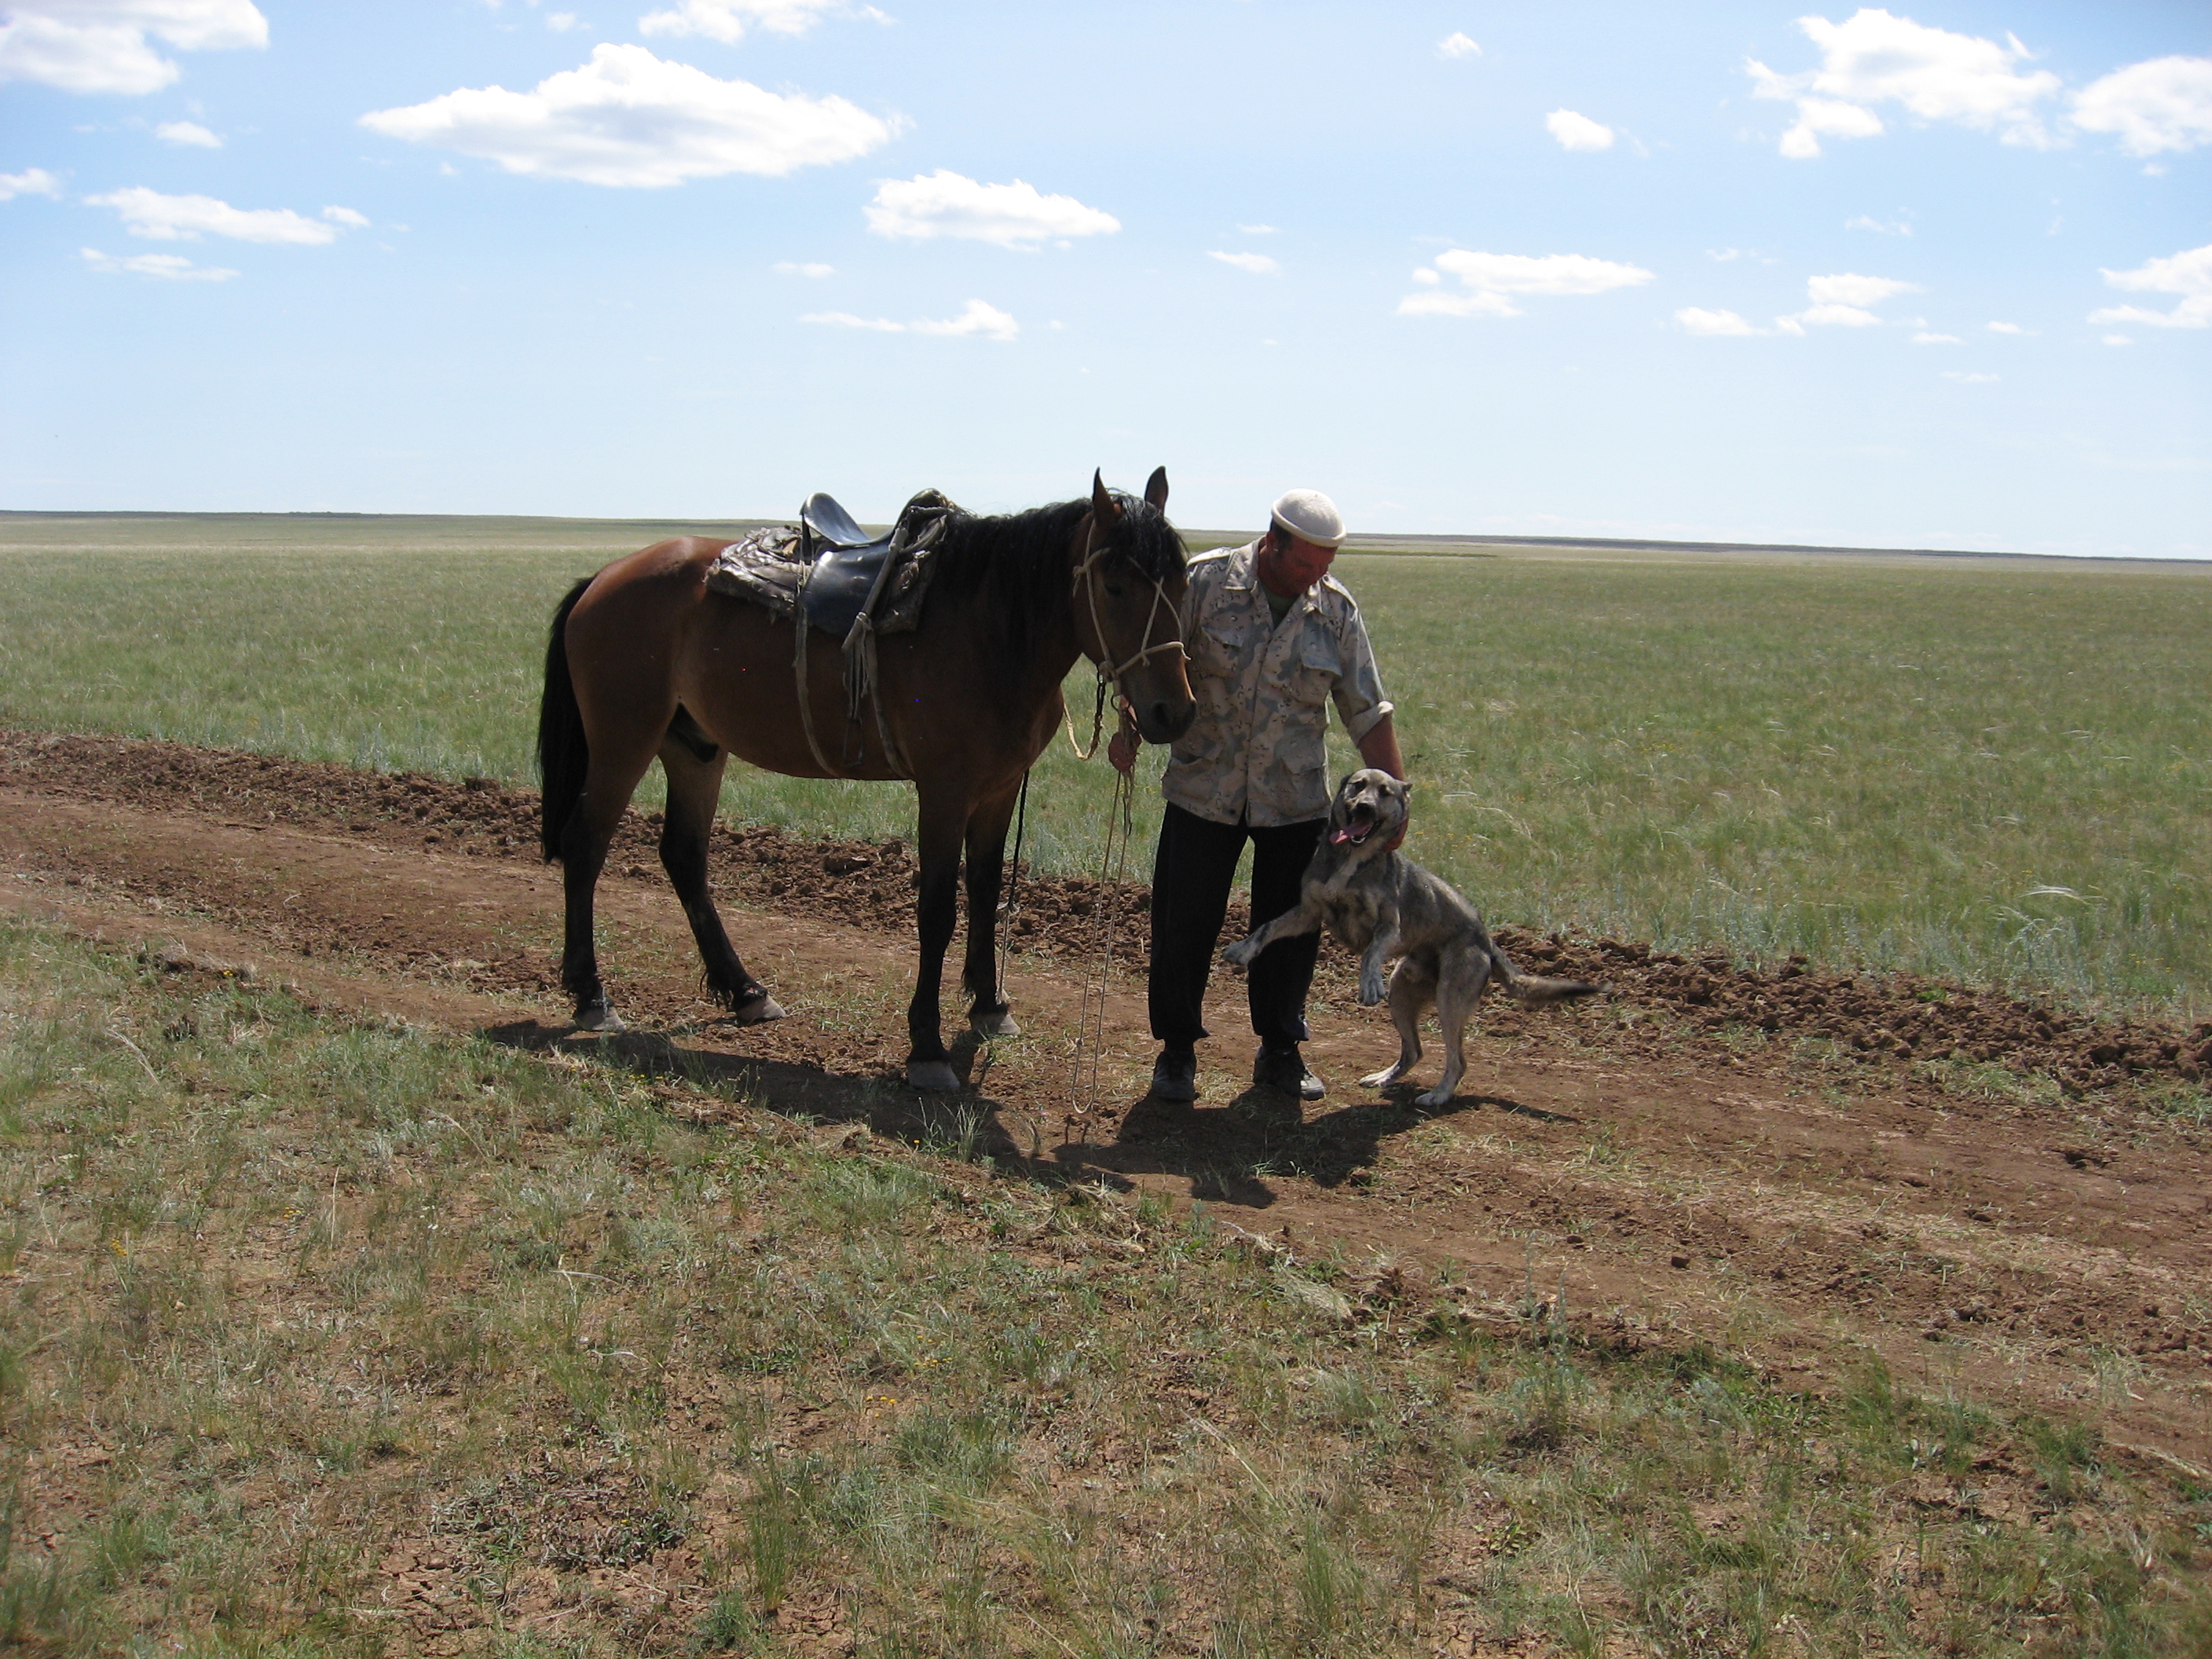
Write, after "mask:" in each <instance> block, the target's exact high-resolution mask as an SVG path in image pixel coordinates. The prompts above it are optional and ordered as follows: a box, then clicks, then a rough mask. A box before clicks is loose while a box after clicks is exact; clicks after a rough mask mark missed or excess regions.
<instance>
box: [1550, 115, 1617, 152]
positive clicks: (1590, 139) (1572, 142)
mask: <svg viewBox="0 0 2212 1659" xmlns="http://www.w3.org/2000/svg"><path fill="white" fill-rule="evenodd" d="M1544 126H1545V129H1546V130H1547V131H1549V132H1550V133H1551V135H1552V137H1554V138H1556V139H1558V140H1559V148H1560V149H1586V150H1589V149H1612V148H1613V129H1612V128H1611V127H1608V126H1603V125H1600V124H1599V123H1597V122H1595V121H1593V120H1591V119H1590V118H1589V116H1587V115H1577V114H1576V113H1575V112H1574V111H1572V110H1571V109H1555V110H1553V112H1551V113H1550V114H1549V115H1547V116H1546V117H1545V118H1544Z"/></svg>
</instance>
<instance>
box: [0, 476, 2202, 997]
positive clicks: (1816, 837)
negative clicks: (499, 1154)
mask: <svg viewBox="0 0 2212 1659" xmlns="http://www.w3.org/2000/svg"><path fill="white" fill-rule="evenodd" d="M661 533H665V527H661V526H643V525H634V524H626V523H617V524H597V523H583V522H568V521H557V520H439V519H423V520H381V519H361V520H354V519H342V518H332V519H321V518H312V517H300V518H235V519H234V518H222V517H204V518H197V517H194V518H186V517H179V518H143V519H142V518H125V517H106V518H101V517H85V518H58V517H51V516H46V515H11V516H7V517H0V588H4V591H5V592H7V594H8V596H9V603H8V605H6V606H5V607H4V609H0V662H4V664H5V665H6V671H5V674H4V676H0V723H4V724H6V725H9V726H16V727H21V728H26V729H32V730H64V731H85V732H120V733H125V734H131V735H140V736H147V737H158V738H171V739H174V740H177V741H181V742H187V743H197V744H216V745H231V746H240V747H246V748H258V749H267V750H276V751H279V752H283V753H286V754H291V755H297V756H301V757H309V758H318V759H330V760H337V761H342V762H346V763H352V764H356V765H361V766H369V767H380V768H392V769H418V770H422V771H428V772H432V773H436V774H440V775H447V776H461V775H471V774H485V775H495V776H499V777H502V778H506V779H509V780H514V781H520V780H522V779H525V778H526V777H527V776H528V774H529V753H530V742H531V735H532V721H533V720H534V718H535V709H536V702H537V696H538V671H539V660H540V653H541V652H542V649H543V637H544V626H545V622H546V619H547V617H549V616H550V611H551V609H552V606H553V604H554V602H555V601H556V599H557V598H558V597H559V594H560V592H562V588H563V587H564V586H565V584H566V583H567V581H568V580H570V579H572V578H573V577H574V576H575V575H576V574H580V573H582V572H585V571H588V570H590V569H592V568H596V567H597V566H598V565H599V564H600V563H603V562H606V561H607V560H608V559H611V558H612V557H614V556H617V555H619V554H621V553H623V552H625V551H628V550H630V549H632V548H634V547H635V546H638V545H641V544H643V543H644V542H646V541H647V540H650V539H652V538H653V537H654V536H656V535H659V534H661ZM1339 574H1341V575H1342V576H1343V577H1344V579H1345V580H1346V582H1347V583H1348V585H1349V586H1351V587H1352V589H1353V591H1354V592H1356V593H1357V595H1358V598H1359V599H1360V602H1361V605H1362V606H1363V608H1364V611H1365V612H1366V614H1367V616H1368V618H1369V622H1370V629H1371V631H1372V632H1373V634H1374V636H1375V639H1376V647H1377V650H1378V653H1379V654H1380V656H1381V659H1382V663H1383V673H1384V678H1385V681H1386V684H1387V685H1388V686H1389V690H1390V692H1391V695H1392V696H1393V698H1394V700H1395V702H1397V703H1398V705H1399V709H1400V714H1399V727H1400V732H1401V737H1402V738H1403V741H1404V744H1405V748H1406V751H1407V759H1408V763H1409V768H1410V769H1411V771H1412V772H1413V777H1414V780H1415V781H1416V784H1417V786H1418V789H1419V793H1418V795H1417V798H1416V827H1415V829H1414V833H1413V840H1412V842H1410V843H1409V847H1408V850H1409V852H1411V853H1412V854H1413V856H1415V857H1418V858H1419V859H1420V860H1422V861H1423V862H1425V863H1427V864H1429V865H1431V866H1434V867H1435V868H1437V869H1438V870H1440V871H1441V872H1443V873H1444V874H1445V875H1447V876H1448V877H1449V878H1451V879H1453V880H1454V881H1455V882H1457V883H1458V884H1461V885H1462V887H1464V888H1465V889H1466V890H1468V892H1469V893H1470V894H1471V895H1473V896H1475V897H1476V898H1477V900H1478V902H1480V903H1481V904H1483V905H1484V907H1485V908H1486V909H1487V910H1488V911H1489V912H1490V913H1491V914H1492V915H1495V916H1497V917H1498V918H1500V919H1502V920H1508V921H1517V922H1521V923H1523V924H1527V925H1532V926H1537V927H1547V928H1560V929H1567V930H1574V931H1580V932H1585V933H1613V934H1615V935H1620V936H1625V937H1627V938H1631V939H1649V940H1651V941H1653V942H1654V943H1656V944H1657V945H1661V946H1662V947H1663V948H1668V949H1683V950H1687V949H1701V948H1713V947H1717V948H1721V949H1724V950H1726V951H1729V952H1730V953H1731V954H1732V955H1734V956H1735V957H1738V958H1739V959H1741V960H1745V961H1750V962H1762V961H1768V960H1773V959H1778V958H1780V957H1787V956H1790V955H1792V954H1803V955H1805V956H1808V957H1812V958H1813V959H1814V960H1816V961H1818V962H1820V963H1824V964H1829V965H1833V966H1836V967H1839V968H1845V969H1905V970H1911V971H1916V972H1923V973H1927V974H1931V975H1938V976H1942V977H1944V978H1947V979H1951V980H1956V981H1964V982H1967V983H1995V984H2002V985H2007V986H2011V987H2018V988H2021V989H2029V990H2038V991H2043V992H2047V993H2051V994H2057V995H2059V996H2061V997H2063V998H2064V999H2066V1000H2070V1001H2074V1002H2077V1003H2081V1004H2087V1005H2091V1006H2111V1007H2119V1008H2126V1009H2129V1010H2131V1011H2134V1012H2148V1013H2160V1014H2169V1015H2176V1016H2182V1017H2202V1015H2203V1012H2204V1010H2205V1008H2206V1006H2207V969H2208V965H2212V891H2208V888H2207V872H2208V871H2212V643H2208V641H2212V572H2207V571H2205V570H2203V569H2200V568H2193V567H2192V568H2177V569H2172V570H2157V569H2146V568H2142V567H2141V566H2133V567H2129V568H2121V569H2112V568H2097V567H2093V566H2088V565H2071V564H2067V565H2062V564H2057V563H2054V562H2027V561H1963V560H1962V561H1936V560H1918V561H1911V560H1882V559H1846V558H1834V559H1808V558H1779V557H1778V558H1776V559H1773V560H1768V561H1759V560H1745V559H1734V560H1720V559H1707V560H1701V561H1693V560H1683V561H1671V560H1665V559H1660V558H1656V557H1638V556H1629V555H1621V556H1612V557H1604V558H1583V559H1562V558H1547V557H1522V556H1502V555H1493V554H1483V555H1477V556H1407V555H1391V554H1383V553H1366V552H1361V553H1354V554H1348V555H1346V556H1345V557H1344V558H1343V559H1342V560H1341V561H1340V565H1339ZM1088 672H1089V671H1088V669H1087V667H1085V668H1079V671H1078V673H1077V674H1076V675H1075V676H1074V677H1073V678H1071V680H1070V701H1071V702H1072V703H1075V704H1077V705H1078V707H1079V710H1080V711H1081V712H1082V713H1083V714H1087V713H1088V710H1089V708H1090V702H1091V699H1090V683H1089V678H1088ZM1333 747H1334V760H1335V762H1336V763H1337V765H1338V766H1339V767H1340V768H1343V767H1348V766H1349V765H1350V764H1352V763H1353V762H1352V754H1351V750H1350V749H1349V747H1348V746H1347V745H1345V744H1342V743H1340V742H1334V744H1333ZM1147 764H1148V767H1149V768H1150V769H1152V770H1151V775H1153V776H1156V775H1157V768H1158V764H1159V755H1158V751H1157V750H1148V751H1147ZM650 787H652V786H651V785H649V786H648V788H649V789H650ZM1109 793H1110V783H1109V775H1108V773H1107V771H1106V769H1105V768H1104V766H1103V763H1097V762H1094V763H1091V764H1090V765H1087V766H1085V765H1079V764H1078V763H1075V762H1074V761H1073V759H1072V758H1071V757H1070V756H1069V755H1068V754H1067V752H1066V748H1065V745H1056V746H1055V748H1054V750H1053V751H1052V752H1051V753H1050V754H1049V755H1048V757H1047V758H1046V759H1045V760H1044V761H1043V762H1042V763H1041V764H1040V767H1039V770H1038V775H1037V781H1036V789H1035V791H1034V793H1033V796H1032V823H1031V827H1030V846H1031V848H1033V849H1034V850H1035V854H1036V861H1037V863H1038V864H1039V865H1040V866H1042V867H1044V868H1047V869H1060V870H1063V871H1075V870H1089V871H1092V872H1095V871H1096V870H1097V860H1098V856H1099V853H1100V850H1101V842H1102V837H1103V826H1104V823H1105V821H1106V817H1107V802H1108V799H1109ZM646 799H650V796H649V794H648V795H647V797H646ZM1139 807H1140V812H1142V813H1143V814H1144V818H1143V820H1142V821H1140V823H1139V846H1140V848H1141V847H1142V846H1143V845H1144V844H1145V843H1146V842H1147V841H1148V838H1149V833H1150V821H1151V819H1152V817H1154V816H1155V815H1156V812H1157V806H1156V804H1155V796H1154V793H1153V792H1152V790H1151V789H1149V788H1147V789H1145V790H1142V791H1140V793H1139ZM725 811H726V812H727V813H728V814H729V815H731V816H732V817H738V818H742V819H746V820H753V821H762V822H769V823H781V824H784V825H787V826H789V827H791V828H793V829H799V830H800V831H802V832H807V833H814V834H820V835H838V836H890V835H902V834H905V833H908V829H909V827H910V821H911V797H910V795H909V794H908V792H907V791H905V790H903V789H900V788H884V787H880V786H870V785H845V784H836V783H819V782H807V781H799V780H792V779H784V778H775V777H769V776H767V775H761V774H757V773H744V774H737V773H733V775H732V781H731V783H730V786H729V787H728V790H727V792H726V801H725ZM1137 873H1139V875H1141V873H1142V871H1141V867H1140V868H1139V871H1138V872H1137Z"/></svg>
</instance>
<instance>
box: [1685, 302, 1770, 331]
mask: <svg viewBox="0 0 2212 1659" xmlns="http://www.w3.org/2000/svg"><path fill="white" fill-rule="evenodd" d="M1674 320H1675V321H1676V322H1678V323H1680V325H1682V329H1683V331H1684V332H1686V333H1689V334H1705V335H1745V334H1764V333H1765V332H1766V331H1765V329H1763V328H1759V327H1758V326H1756V325H1753V324H1751V323H1747V322H1746V321H1745V320H1744V319H1742V318H1741V317H1739V316H1737V315H1736V314H1735V313H1734V312H1733V311H1705V310H1701V309H1700V308H1699V307H1696V306H1685V307H1683V308H1682V309H1681V310H1680V311H1678V312H1676V313H1674Z"/></svg>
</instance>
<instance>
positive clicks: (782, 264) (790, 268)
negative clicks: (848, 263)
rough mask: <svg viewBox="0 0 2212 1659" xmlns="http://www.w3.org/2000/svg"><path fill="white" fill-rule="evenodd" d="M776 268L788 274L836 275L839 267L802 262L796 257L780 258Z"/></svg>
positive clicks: (785, 274)
mask: <svg viewBox="0 0 2212 1659" xmlns="http://www.w3.org/2000/svg"><path fill="white" fill-rule="evenodd" d="M775 268H776V270H778V271H780V272H781V273H782V274H783V275H784V276H836V274H837V267H836V266H835V265H825V264H799V262H798V261H796V260H794V259H779V260H777V261H776V262H775Z"/></svg>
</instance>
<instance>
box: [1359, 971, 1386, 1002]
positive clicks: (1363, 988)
mask: <svg viewBox="0 0 2212 1659" xmlns="http://www.w3.org/2000/svg"><path fill="white" fill-rule="evenodd" d="M1386 994H1387V993H1386V991H1385V990H1384V987H1383V970H1382V969H1379V968H1369V969H1363V970H1361V973H1360V975H1359V1006H1361V1007H1363V1008H1372V1007H1373V1006H1375V1005H1376V1003H1378V1002H1380V1001H1382V1000H1383V997H1384V996H1385V995H1386Z"/></svg>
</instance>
